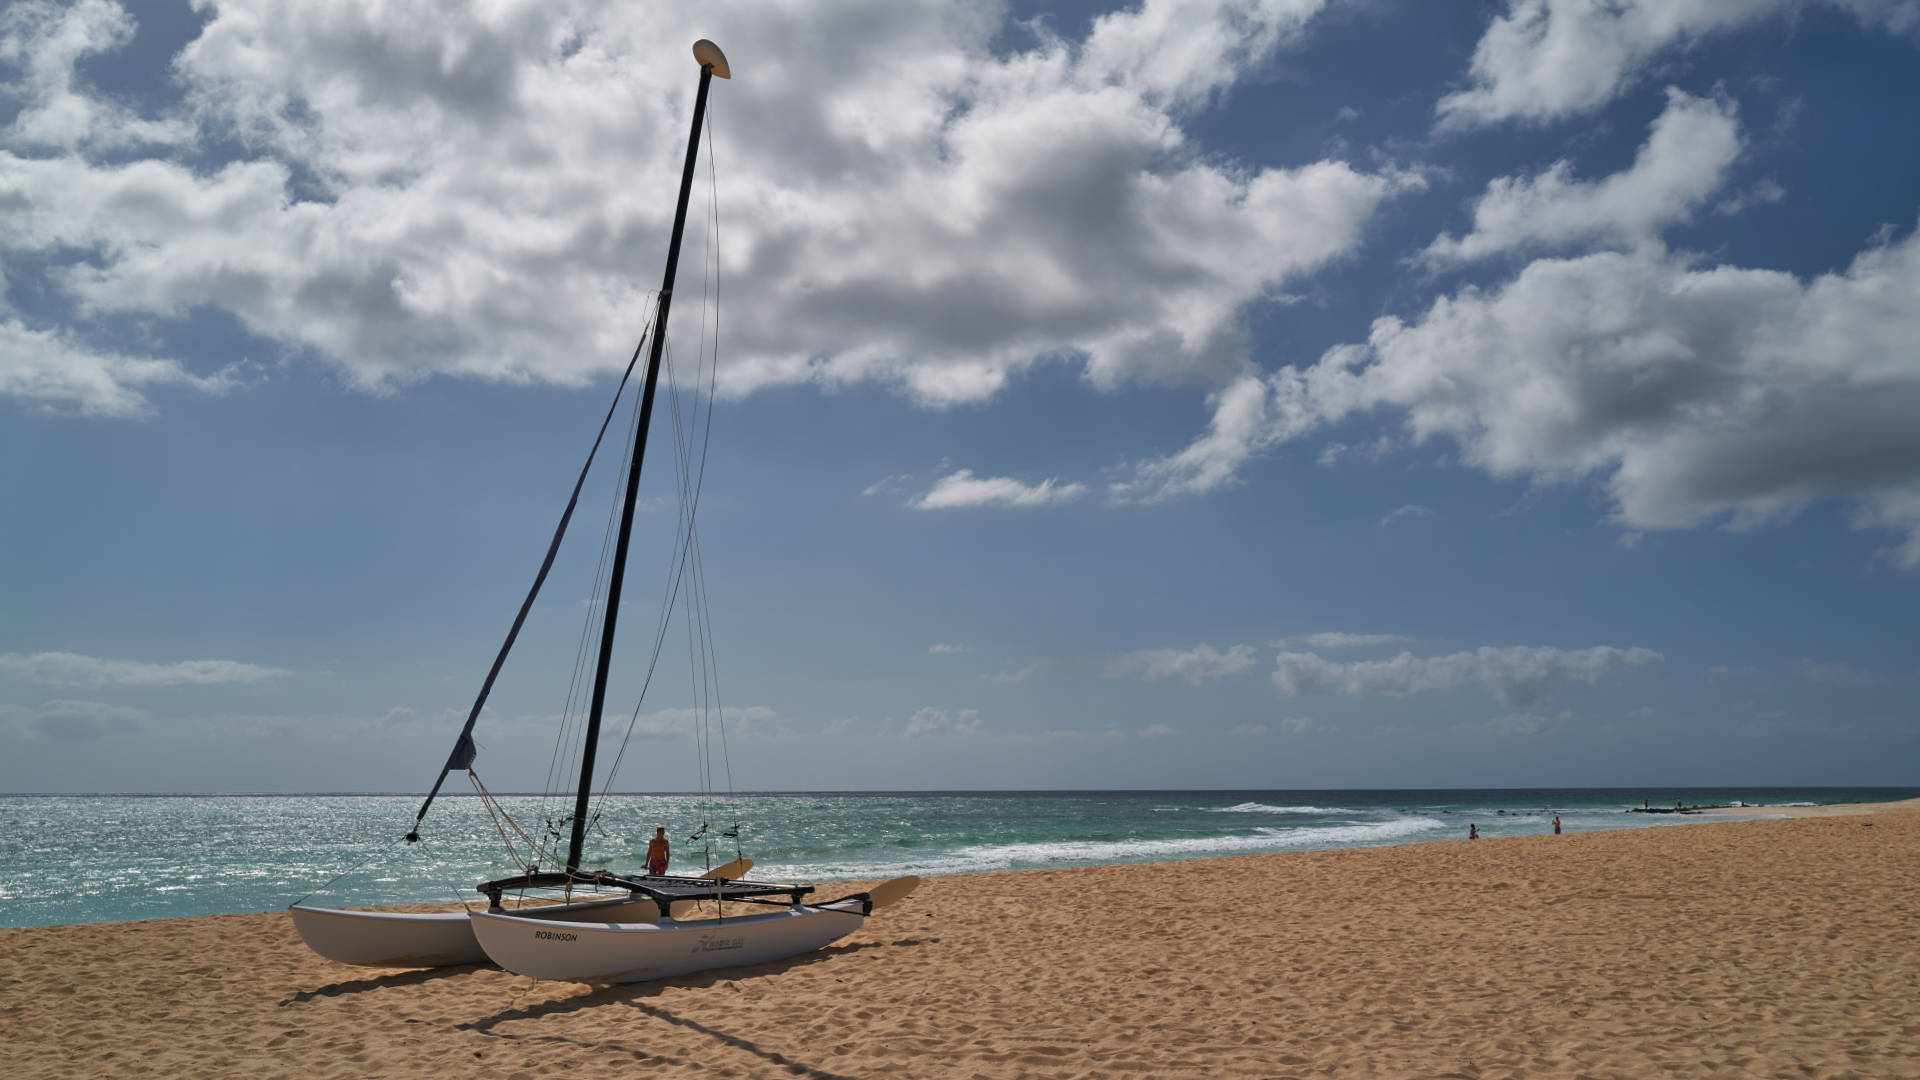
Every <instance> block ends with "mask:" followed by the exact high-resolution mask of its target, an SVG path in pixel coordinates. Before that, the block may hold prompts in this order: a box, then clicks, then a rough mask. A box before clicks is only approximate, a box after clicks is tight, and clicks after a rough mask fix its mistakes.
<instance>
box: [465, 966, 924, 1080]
mask: <svg viewBox="0 0 1920 1080" xmlns="http://www.w3.org/2000/svg"><path fill="white" fill-rule="evenodd" d="M938 940H939V939H938V938H932V937H919V938H903V939H901V940H899V941H858V942H853V943H851V944H846V945H829V946H827V947H825V948H823V949H817V950H815V951H813V952H810V953H806V954H804V955H802V956H795V957H791V958H789V959H786V960H776V961H773V962H770V963H765V964H753V965H751V966H748V967H736V968H716V969H713V970H710V971H703V972H700V973H698V974H696V975H682V976H679V977H677V978H671V979H655V980H652V981H650V982H643V983H621V984H617V985H610V986H597V987H595V988H594V989H593V990H592V992H590V993H586V994H582V995H580V996H579V997H572V998H565V999H562V1000H559V1001H548V1002H542V1003H540V1004H538V1005H529V1006H526V1007H524V1008H513V1009H505V1010H502V1011H501V1012H498V1013H495V1014H493V1015H492V1016H488V1017H483V1018H481V1019H479V1020H474V1021H472V1022H470V1023H466V1024H460V1025H457V1029H458V1030H460V1031H473V1032H477V1033H479V1034H481V1035H486V1036H490V1037H492V1038H496V1039H512V1040H515V1041H521V1040H524V1041H528V1042H544V1043H559V1044H563V1045H567V1046H577V1047H580V1048H582V1049H586V1050H598V1051H603V1052H606V1051H612V1052H615V1053H624V1054H628V1055H631V1056H632V1057H633V1058H634V1059H635V1060H636V1061H642V1062H650V1063H656V1064H665V1063H670V1062H671V1061H672V1060H673V1059H669V1058H664V1057H662V1056H661V1055H659V1054H657V1053H650V1052H648V1051H644V1050H636V1049H632V1048H631V1047H627V1046H621V1045H618V1044H608V1043H599V1042H590V1041H588V1040H585V1039H576V1038H572V1037H569V1036H566V1035H554V1034H540V1035H522V1034H517V1033H514V1032H507V1031H497V1030H495V1029H496V1028H497V1027H498V1026H499V1025H501V1024H506V1023H511V1022H513V1021H518V1020H539V1019H542V1018H544V1017H549V1016H561V1015H566V1014H569V1013H578V1012H585V1011H588V1010H592V1009H603V1008H609V1007H623V1008H629V1009H636V1010H638V1011H640V1012H642V1013H645V1014H646V1015H647V1016H648V1017H650V1018H652V1019H655V1020H661V1021H664V1022H666V1023H669V1024H672V1025H674V1026H675V1027H681V1028H685V1029H687V1030H688V1031H693V1032H697V1033H699V1034H701V1035H705V1036H707V1037H708V1038H710V1039H713V1040H714V1041H715V1042H718V1043H720V1044H722V1045H724V1046H727V1047H730V1048H732V1049H735V1050H740V1051H744V1052H746V1053H749V1054H752V1055H754V1056H755V1057H757V1058H759V1059H760V1060H762V1061H765V1062H767V1063H769V1064H772V1065H775V1066H778V1067H779V1068H781V1069H783V1070H785V1071H786V1072H788V1073H791V1074H792V1075H795V1076H804V1077H809V1078H811V1080H852V1078H851V1077H846V1076H842V1075H841V1074H839V1073H833V1072H827V1071H826V1070H824V1069H816V1068H814V1067H812V1066H810V1065H807V1064H805V1063H803V1062H798V1061H795V1060H793V1059H792V1058H789V1057H787V1056H786V1055H785V1054H781V1053H778V1052H775V1051H772V1050H767V1049H764V1048H762V1047H761V1046H759V1045H758V1044H756V1043H754V1042H752V1041H750V1040H747V1039H743V1038H741V1037H740V1036H738V1035H731V1034H728V1033H727V1032H724V1031H720V1030H717V1029H715V1028H711V1027H708V1026H707V1025H705V1024H702V1023H701V1022H699V1021H698V1020H694V1019H691V1018H689V1017H685V1016H680V1015H677V1014H675V1013H672V1012H669V1011H668V1010H666V1009H664V1008H661V1007H660V1006H658V1005H654V1004H651V1003H649V1002H648V1000H647V999H649V998H654V997H658V996H659V995H660V993H661V992H662V991H664V990H668V989H688V990H702V989H711V988H714V987H717V986H722V985H730V984H733V983H736V982H742V981H745V980H747V979H755V978H759V977H762V976H766V975H776V974H779V973H781V972H785V971H792V970H794V969H796V968H802V967H806V966H808V965H811V964H818V963H822V962H824V961H827V960H831V959H833V958H834V957H836V956H841V955H844V954H846V953H854V952H863V951H865V950H867V949H883V948H912V947H915V946H919V945H928V944H933V943H934V942H937V941H938ZM736 989H737V987H736Z"/></svg>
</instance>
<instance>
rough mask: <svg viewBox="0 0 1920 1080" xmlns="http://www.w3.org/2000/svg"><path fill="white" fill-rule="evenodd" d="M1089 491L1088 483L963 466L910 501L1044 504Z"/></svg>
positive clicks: (923, 505) (933, 506)
mask: <svg viewBox="0 0 1920 1080" xmlns="http://www.w3.org/2000/svg"><path fill="white" fill-rule="evenodd" d="M1086 493H1087V486H1086V485H1085V484H1062V483H1060V482H1058V481H1057V480H1053V479H1047V480H1042V481H1041V482H1040V483H1038V484H1026V483H1022V482H1020V481H1019V480H1015V479H1014V478H1012V477H1010V476H975V475H973V470H972V469H960V470H958V471H956V472H953V473H949V474H948V475H946V476H943V477H941V478H940V479H939V480H937V481H935V482H934V485H933V487H932V488H931V489H929V490H928V491H927V492H926V493H925V494H922V495H920V496H918V497H916V498H914V499H910V500H908V502H907V505H908V506H911V507H913V508H914V509H916V510H952V509H956V508H959V507H964V506H1045V505H1047V504H1049V503H1060V502H1071V501H1072V500H1074V499H1077V498H1079V497H1080V496H1082V495H1085V494H1086Z"/></svg>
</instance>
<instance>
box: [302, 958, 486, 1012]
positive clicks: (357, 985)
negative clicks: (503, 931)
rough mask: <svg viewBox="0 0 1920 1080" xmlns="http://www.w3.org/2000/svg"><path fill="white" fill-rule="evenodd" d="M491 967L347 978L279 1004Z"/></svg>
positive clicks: (463, 966)
mask: <svg viewBox="0 0 1920 1080" xmlns="http://www.w3.org/2000/svg"><path fill="white" fill-rule="evenodd" d="M492 966H493V965H492V964H485V963H481V964H454V965H452V966H450V967H434V968H415V969H413V970H411V971H395V972H392V973H391V974H387V975H371V976H368V977H367V978H364V979H346V980H343V981H341V982H336V983H328V984H327V985H325V986H322V987H318V988H316V989H313V990H301V991H299V992H297V993H295V994H294V995H293V996H292V997H290V998H288V999H286V1000H285V1001H282V1002H281V1003H280V1007H281V1008H283V1009H284V1008H286V1007H287V1006H288V1005H304V1004H306V1003H307V1002H309V1001H313V1000H315V999H317V998H331V997H340V996H342V995H344V994H359V993H364V992H366V991H368V990H381V989H385V988H387V987H390V986H418V985H420V984H421V983H426V982H432V981H434V980H436V979H442V978H446V977H448V976H451V975H466V974H469V973H471V972H475V971H481V970H484V969H486V968H490V967H492Z"/></svg>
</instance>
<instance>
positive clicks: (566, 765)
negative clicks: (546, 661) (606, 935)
mask: <svg viewBox="0 0 1920 1080" xmlns="http://www.w3.org/2000/svg"><path fill="white" fill-rule="evenodd" d="M651 331H652V323H651V322H649V323H648V332H649V333H651ZM645 341H646V337H645V336H644V335H643V336H642V338H641V343H642V345H644V344H645ZM638 422H639V408H638V402H637V401H636V403H635V407H634V409H633V410H631V411H630V412H629V413H628V417H627V443H629V444H630V443H632V441H633V432H634V427H635V425H636V424H638ZM628 467H629V465H628V463H627V462H626V461H624V460H623V461H622V462H621V464H620V469H619V472H618V474H617V475H616V476H615V477H614V486H613V491H614V496H613V499H612V500H611V502H610V505H609V506H608V508H607V524H606V527H605V529H604V530H602V532H601V535H600V559H599V562H598V564H597V565H596V566H595V568H594V576H593V588H592V590H591V592H590V593H589V594H588V604H587V613H586V617H585V623H584V625H583V626H582V628H581V640H580V647H579V650H578V651H576V652H575V653H574V659H573V672H572V674H571V677H570V679H569V681H568V685H567V697H566V704H565V705H564V706H563V707H562V709H561V712H560V731H559V733H558V734H557V735H556V736H555V737H554V743H553V754H552V755H551V756H550V757H549V759H548V762H547V779H546V783H545V786H543V787H542V789H541V796H540V818H541V820H542V821H545V820H546V819H547V815H548V808H549V806H550V804H551V801H552V799H553V796H554V792H555V790H556V788H555V787H554V777H555V775H556V770H558V773H557V775H560V776H561V777H563V778H564V777H565V776H566V775H568V774H570V773H571V772H572V769H573V760H574V757H573V749H572V747H573V741H574V740H573V737H572V732H573V726H574V725H573V710H574V708H575V707H576V706H579V707H581V708H582V709H584V708H585V705H584V703H582V702H581V701H580V700H579V697H578V694H579V689H580V687H581V685H582V684H581V678H582V676H583V674H584V672H585V664H586V659H587V657H588V656H589V655H592V654H591V653H590V652H589V650H597V648H598V646H599V641H600V632H599V627H598V624H597V620H595V619H594V617H593V615H594V611H595V609H596V607H597V606H598V605H596V604H595V603H594V602H593V601H594V600H596V599H598V598H599V597H600V596H601V595H602V593H601V590H602V588H603V587H604V584H605V581H606V574H607V565H608V554H609V553H610V552H611V550H612V547H613V535H614V522H615V520H616V519H617V514H618V511H619V508H620V492H622V491H624V490H625V487H624V485H622V484H621V481H622V480H623V479H625V477H626V474H627V469H628ZM562 747H566V748H567V752H566V755H565V758H564V759H563V758H562V751H561V748H562ZM564 782H565V781H564V779H563V780H562V783H564Z"/></svg>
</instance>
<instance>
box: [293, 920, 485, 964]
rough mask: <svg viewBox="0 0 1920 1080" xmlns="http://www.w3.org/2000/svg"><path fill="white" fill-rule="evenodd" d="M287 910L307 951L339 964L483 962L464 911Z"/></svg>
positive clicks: (483, 957)
mask: <svg viewBox="0 0 1920 1080" xmlns="http://www.w3.org/2000/svg"><path fill="white" fill-rule="evenodd" d="M287 912H288V913H289V914H291V915H292V916H293V926H294V929H296V930H298V931H300V937H301V939H302V940H304V941H305V942H306V943H307V947H308V948H310V949H312V950H313V951H314V952H317V953H319V954H320V955H321V956H324V957H326V958H327V959H329V960H338V961H339V962H340V963H343V964H364V965H367V966H369V967H397V968H422V967H448V966H451V965H453V964H484V963H486V962H487V953H486V950H484V949H482V948H481V947H480V943H479V942H478V941H476V940H474V936H473V923H472V921H471V920H469V919H468V918H467V913H466V912H464V911H454V912H445V913H441V912H435V913H431V914H419V913H414V912H399V911H342V910H339V909H337V908H312V907H302V906H301V905H299V904H295V905H293V906H292V907H290V908H288V909H287Z"/></svg>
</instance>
